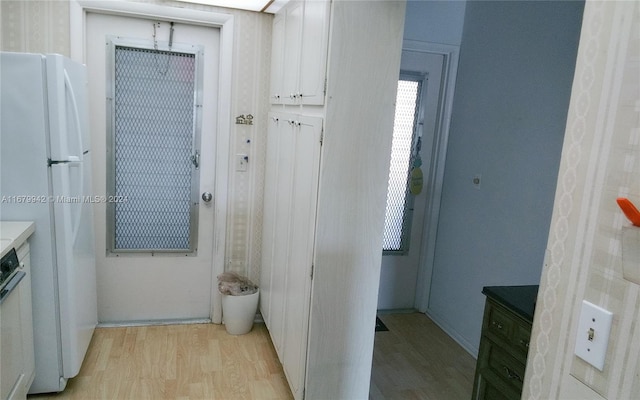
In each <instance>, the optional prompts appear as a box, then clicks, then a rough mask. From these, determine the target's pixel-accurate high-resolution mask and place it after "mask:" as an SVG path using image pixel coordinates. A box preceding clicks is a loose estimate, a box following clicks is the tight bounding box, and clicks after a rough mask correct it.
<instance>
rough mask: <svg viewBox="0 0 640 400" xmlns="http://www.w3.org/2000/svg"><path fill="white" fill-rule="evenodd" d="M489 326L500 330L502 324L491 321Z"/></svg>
mask: <svg viewBox="0 0 640 400" xmlns="http://www.w3.org/2000/svg"><path fill="white" fill-rule="evenodd" d="M491 325H493V326H495V327H496V328H498V329H502V324H501V323H500V322H496V321H491Z"/></svg>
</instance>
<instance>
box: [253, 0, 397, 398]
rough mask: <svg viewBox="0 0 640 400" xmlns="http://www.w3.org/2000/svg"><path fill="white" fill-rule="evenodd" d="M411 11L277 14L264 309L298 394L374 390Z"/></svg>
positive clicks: (367, 4) (312, 2) (304, 5)
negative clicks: (397, 104)
mask: <svg viewBox="0 0 640 400" xmlns="http://www.w3.org/2000/svg"><path fill="white" fill-rule="evenodd" d="M404 12H405V5H404V2H401V1H395V0H389V1H385V0H380V1H351V0H333V1H331V2H329V1H317V0H308V1H304V2H301V1H292V2H290V3H289V4H288V5H287V6H285V7H284V8H283V9H282V10H281V11H280V12H279V13H278V14H277V15H276V16H275V18H274V21H273V36H272V37H273V42H274V43H273V46H274V47H273V53H272V57H273V60H272V70H271V73H272V82H271V83H272V88H273V93H275V94H274V97H272V99H271V101H272V107H271V111H272V112H271V113H270V114H269V122H268V123H269V128H268V132H267V153H266V165H265V190H264V212H263V236H262V265H261V273H260V286H261V288H260V296H261V300H260V309H261V312H262V315H263V317H264V320H265V323H266V325H267V328H268V330H269V332H270V334H271V338H272V340H273V344H274V347H275V349H276V351H277V353H278V357H279V359H280V362H281V363H282V365H283V368H284V372H285V374H286V376H287V380H288V381H289V386H290V387H291V391H292V392H293V395H294V397H295V398H296V400H299V399H302V398H304V399H309V400H315V399H364V398H367V397H368V393H369V384H370V375H371V361H372V355H373V341H374V334H375V332H374V328H375V314H376V305H377V293H378V284H379V279H380V265H381V261H382V250H381V249H382V232H383V230H384V207H385V199H386V190H387V181H388V176H389V175H388V173H389V164H388V163H389V156H390V154H391V139H392V134H393V116H394V101H395V95H396V87H397V82H398V76H399V72H400V53H401V44H402V34H403V31H404V25H403V22H404ZM329 14H330V18H329ZM329 19H330V20H331V23H330V24H329ZM327 29H328V30H327ZM311 32H316V33H314V34H312V33H311ZM319 32H324V33H322V34H320V33H319ZM327 43H328V45H327ZM325 77H326V84H325ZM325 86H326V99H327V101H326V102H325V101H324V99H325V93H324V92H325ZM295 88H297V89H295ZM289 93H292V94H293V95H292V96H290V97H289V96H288V94H289ZM300 93H301V94H300ZM310 93H319V94H317V95H315V96H314V95H311V94H310ZM283 94H284V95H286V96H283Z"/></svg>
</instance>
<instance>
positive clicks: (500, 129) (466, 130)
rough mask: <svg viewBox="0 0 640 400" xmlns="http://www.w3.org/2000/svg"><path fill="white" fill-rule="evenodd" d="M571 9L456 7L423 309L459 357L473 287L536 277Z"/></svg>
mask: <svg viewBox="0 0 640 400" xmlns="http://www.w3.org/2000/svg"><path fill="white" fill-rule="evenodd" d="M582 8H583V3H581V2H537V1H532V2H528V1H518V2H485V1H483V2H468V3H467V6H466V10H465V23H464V31H463V35H462V45H461V49H460V61H459V68H458V80H457V84H456V93H455V98H454V105H453V113H452V121H451V130H450V134H449V145H448V153H447V160H446V166H445V177H444V186H443V197H442V203H441V204H442V208H441V212H440V220H439V225H438V236H437V242H436V252H435V262H434V270H433V277H432V284H431V295H430V302H429V308H428V311H427V314H428V315H430V316H431V317H432V318H433V319H434V320H435V321H436V322H437V323H439V324H440V325H441V326H443V327H444V328H445V329H446V330H447V331H448V333H449V334H450V335H452V336H453V337H454V338H455V339H456V340H458V341H459V342H460V343H461V344H462V345H463V346H464V347H465V348H467V350H469V351H470V352H471V353H477V348H478V344H479V340H480V330H481V323H482V315H483V308H484V301H485V298H484V296H483V295H482V294H481V291H482V287H483V286H493V285H524V284H538V283H539V281H540V274H541V268H542V264H543V257H544V252H545V245H546V242H547V234H548V231H549V223H550V218H551V211H552V206H553V196H554V192H555V183H556V178H557V173H558V165H559V160H560V151H561V146H562V140H563V135H564V127H565V122H566V116H567V109H568V104H569V95H570V89H571V82H572V78H573V71H574V66H575V59H576V49H577V43H578V37H579V32H580V25H581V17H582ZM476 174H481V175H482V182H481V188H480V189H477V188H475V187H474V186H473V184H472V179H473V177H474V175H476Z"/></svg>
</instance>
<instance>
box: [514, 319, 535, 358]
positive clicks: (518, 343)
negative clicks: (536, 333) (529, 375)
mask: <svg viewBox="0 0 640 400" xmlns="http://www.w3.org/2000/svg"><path fill="white" fill-rule="evenodd" d="M530 340H531V325H528V324H526V323H516V324H514V329H513V337H512V340H511V344H512V346H513V348H514V349H515V350H516V352H517V353H518V355H519V356H520V357H522V358H521V360H522V361H523V362H525V361H526V359H527V354H528V353H529V341H530Z"/></svg>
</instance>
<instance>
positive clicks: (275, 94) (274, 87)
mask: <svg viewBox="0 0 640 400" xmlns="http://www.w3.org/2000/svg"><path fill="white" fill-rule="evenodd" d="M285 16H286V14H285V13H282V14H276V16H275V18H274V19H273V27H272V33H271V40H272V47H271V92H270V96H269V97H270V101H271V104H280V101H281V99H282V96H283V92H282V90H283V87H284V68H282V66H283V65H284V51H285V43H284V33H285V32H284V24H285Z"/></svg>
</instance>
